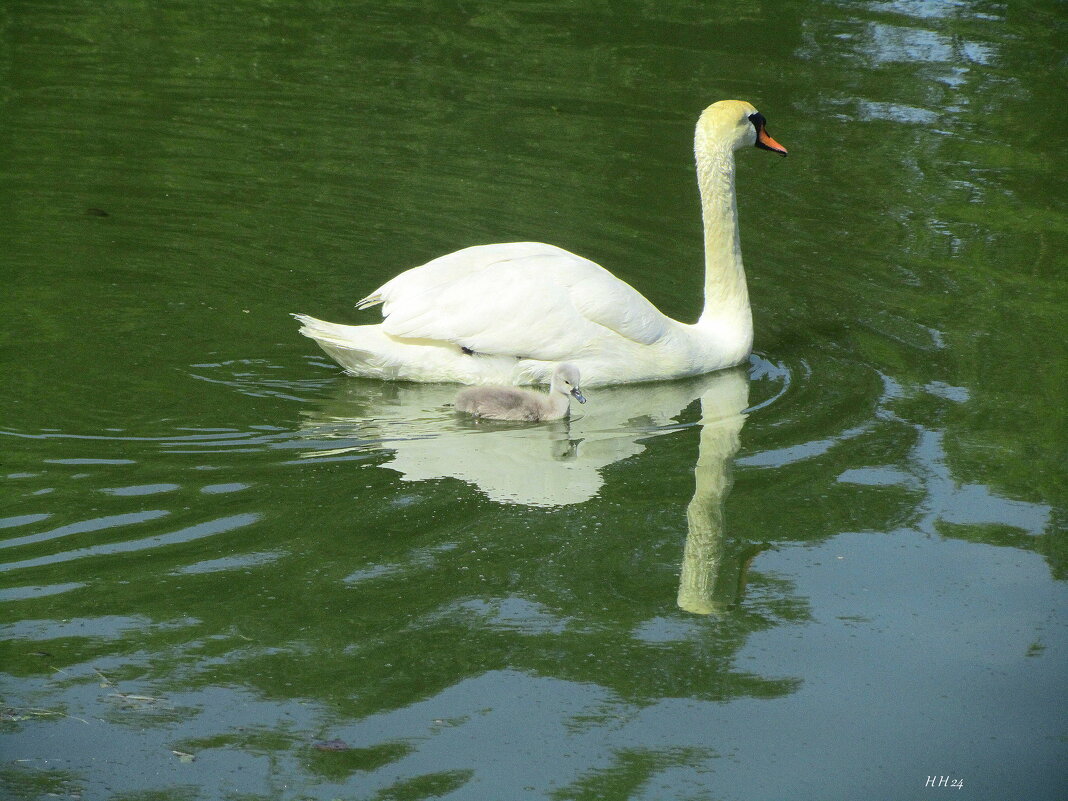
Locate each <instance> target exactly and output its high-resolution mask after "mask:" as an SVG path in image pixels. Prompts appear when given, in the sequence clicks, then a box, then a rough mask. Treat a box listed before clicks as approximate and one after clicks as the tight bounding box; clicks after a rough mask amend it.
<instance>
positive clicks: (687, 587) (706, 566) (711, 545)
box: [678, 374, 749, 615]
mask: <svg viewBox="0 0 1068 801" xmlns="http://www.w3.org/2000/svg"><path fill="white" fill-rule="evenodd" d="M724 378H725V380H730V379H734V381H736V382H737V383H736V384H735V385H733V386H732V385H730V384H727V385H725V386H723V389H724V390H727V391H724V392H720V393H718V394H713V393H708V394H706V395H705V397H703V398H702V399H701V411H702V415H701V440H700V446H699V452H698V456H697V465H696V466H695V467H694V471H693V472H694V493H693V498H692V499H691V500H690V504H689V506H687V507H686V525H687V536H686V547H685V549H684V550H683V555H682V570H681V573H680V576H679V595H678V605H679V608H680V609H683V610H684V611H687V612H693V613H694V614H698V615H708V614H714V613H716V612H718V611H719V608H720V605H719V604H718V603H717V602H716V601H715V597H714V596H715V590H716V581H717V578H718V577H719V573H720V569H721V566H722V562H723V552H724V525H723V501H724V499H725V498H726V496H727V493H728V492H729V491H730V487H731V473H730V464H731V460H732V459H733V458H734V454H736V453H737V452H738V447H739V444H740V442H741V436H740V435H741V431H742V426H743V425H744V424H745V415H744V414H742V413H741V411H742V410H743V409H744V408H745V406H746V403H747V402H748V395H749V384H748V382H747V381H746V380H745V379H744V378H743V377H742V376H740V375H738V374H734V375H733V376H725V377H724ZM730 390H734V391H733V392H732V391H730Z"/></svg>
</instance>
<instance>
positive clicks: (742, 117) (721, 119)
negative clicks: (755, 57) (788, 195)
mask: <svg viewBox="0 0 1068 801" xmlns="http://www.w3.org/2000/svg"><path fill="white" fill-rule="evenodd" d="M766 125H767V120H765V119H764V115H763V114H761V113H760V112H759V111H757V110H756V107H755V106H753V104H752V103H746V102H745V101H744V100H720V101H719V102H717V103H713V104H712V105H711V106H709V107H708V108H706V109H705V110H704V111H703V112H702V113H701V118H700V119H699V120H698V121H697V140H698V143H699V146H700V144H701V143H702V141H703V143H704V147H705V148H709V149H714V148H717V147H723V146H726V147H727V148H728V149H730V150H741V149H742V148H745V147H754V146H755V147H759V148H761V149H763V150H770V151H772V152H773V153H781V154H782V155H784V156H785V155H786V148H785V147H783V146H782V145H780V144H779V143H778V142H776V141H775V140H774V139H772V138H771V137H770V136H769V135H768V132H767V129H766Z"/></svg>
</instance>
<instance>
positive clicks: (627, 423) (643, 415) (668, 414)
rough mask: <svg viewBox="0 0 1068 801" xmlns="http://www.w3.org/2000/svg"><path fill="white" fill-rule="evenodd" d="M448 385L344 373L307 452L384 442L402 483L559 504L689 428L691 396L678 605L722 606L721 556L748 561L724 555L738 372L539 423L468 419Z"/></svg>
mask: <svg viewBox="0 0 1068 801" xmlns="http://www.w3.org/2000/svg"><path fill="white" fill-rule="evenodd" d="M456 392H457V388H456V387H455V386H451V385H435V384H399V383H385V382H374V381H361V380H346V381H344V382H340V383H339V384H338V386H337V392H336V394H335V395H334V396H333V397H332V398H329V399H327V400H325V401H323V402H322V403H321V405H320V406H319V408H317V409H315V410H313V411H309V412H305V420H304V422H303V424H302V431H301V435H302V436H303V438H304V439H305V441H306V442H308V444H309V445H311V446H312V447H311V448H310V450H308V451H305V453H304V454H303V455H304V457H305V458H311V459H339V458H363V457H364V455H366V454H367V453H368V452H374V451H381V452H387V453H389V458H388V460H387V461H385V462H383V463H381V465H380V466H382V467H385V468H388V469H390V470H395V471H397V472H398V473H400V475H401V478H402V480H405V481H427V480H433V479H442V478H455V479H459V480H461V481H465V482H467V483H469V484H472V485H474V486H475V487H477V488H478V489H479V490H480V491H481V492H483V493H484V494H485V495H486V496H487V497H489V498H490V499H492V500H494V501H497V502H500V503H512V504H523V505H527V506H535V507H555V506H565V505H569V504H576V503H581V502H583V501H586V500H589V499H591V498H593V497H594V496H595V495H596V494H597V493H598V491H599V490H600V489H601V487H602V485H603V484H604V479H603V477H602V472H603V469H604V468H605V467H607V466H608V465H610V464H613V463H614V462H618V461H620V460H622V459H626V458H628V457H630V456H634V455H636V454H639V453H641V452H642V451H643V450H644V449H645V444H644V443H645V442H646V441H647V440H649V439H651V438H653V437H656V436H660V435H662V434H666V433H669V432H671V431H676V430H678V429H679V428H681V427H688V425H689V424H684V423H681V422H680V417H681V415H682V414H683V412H684V411H685V410H686V409H687V407H689V406H690V405H691V404H692V403H693V402H694V401H697V400H699V401H700V406H701V417H700V423H699V426H700V429H701V436H700V450H699V454H698V458H697V464H696V466H695V470H694V474H695V491H694V496H693V498H692V499H691V501H690V504H689V506H688V509H687V524H688V534H687V539H686V546H685V549H684V554H683V561H682V571H681V577H680V586H679V594H678V605H679V607H681V608H682V609H684V610H687V611H690V612H694V613H698V614H709V613H713V612H715V611H717V609H719V608H721V607H722V606H723V605H724V602H723V601H722V600H720V601H717V600H716V599H717V598H719V597H720V596H722V595H723V592H721V591H718V590H717V585H718V584H719V583H721V582H719V581H718V579H717V575H718V574H719V572H720V571H721V569H722V566H723V565H724V563H725V562H727V563H732V564H736V563H740V562H744V558H729V557H728V558H726V559H725V556H724V543H723V508H722V507H723V500H724V497H725V496H726V494H727V492H728V490H729V487H730V481H729V476H730V466H731V463H732V461H733V458H734V455H735V453H736V452H737V451H738V447H739V442H740V438H739V435H740V433H741V430H742V426H743V425H744V422H745V416H746V415H745V411H746V406H747V403H748V397H749V381H748V377H747V375H746V372H745V370H743V369H735V370H729V371H721V372H718V373H713V374H710V375H706V376H700V377H697V378H692V379H686V380H681V381H669V382H660V383H654V384H637V385H628V386H620V387H601V388H598V389H597V390H596V391H595V392H591V393H590V397H589V400H590V402H589V404H588V405H586V406H585V407H582V414H580V415H577V416H575V417H572V418H571V419H565V420H558V421H554V422H551V423H543V424H540V425H516V424H511V423H500V422H493V421H480V422H479V421H474V420H471V419H465V418H463V417H461V416H459V415H457V414H456V413H455V411H454V410H453V409H452V408H451V406H449V404H451V403H452V401H453V399H454V398H455V397H456ZM742 572H743V573H744V568H743V571H742ZM731 592H734V591H733V590H732V591H731Z"/></svg>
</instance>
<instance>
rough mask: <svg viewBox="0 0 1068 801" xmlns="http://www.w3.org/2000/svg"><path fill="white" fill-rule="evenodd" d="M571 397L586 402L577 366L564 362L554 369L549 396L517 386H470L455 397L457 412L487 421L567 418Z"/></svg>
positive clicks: (529, 421)
mask: <svg viewBox="0 0 1068 801" xmlns="http://www.w3.org/2000/svg"><path fill="white" fill-rule="evenodd" d="M572 398H574V399H575V400H577V401H578V402H579V403H585V402H586V399H585V398H584V397H583V396H582V392H581V390H580V389H579V371H578V368H577V367H575V365H573V364H569V363H564V364H558V365H557V366H556V369H555V370H553V377H552V381H551V383H550V384H549V394H548V395H542V394H540V393H538V392H532V391H530V390H529V389H517V388H515V387H469V388H467V389H464V390H461V391H460V394H459V395H457V396H456V411H458V412H464V413H465V414H470V415H472V416H474V417H479V418H483V419H487V420H522V421H525V422H528V423H538V422H541V421H542V420H559V419H561V418H563V417H567V416H568V414H569V413H570V411H571V399H572Z"/></svg>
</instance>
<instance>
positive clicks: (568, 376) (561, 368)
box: [549, 362, 586, 403]
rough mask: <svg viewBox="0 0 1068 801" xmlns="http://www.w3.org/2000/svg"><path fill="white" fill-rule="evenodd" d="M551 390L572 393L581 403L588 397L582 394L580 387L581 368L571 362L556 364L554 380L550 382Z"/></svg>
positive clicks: (565, 393)
mask: <svg viewBox="0 0 1068 801" xmlns="http://www.w3.org/2000/svg"><path fill="white" fill-rule="evenodd" d="M549 392H550V393H552V392H559V393H561V394H563V395H570V396H571V397H573V398H574V399H575V400H577V401H578V402H579V403H585V402H586V399H585V398H584V397H583V396H582V390H581V389H580V388H579V369H578V368H577V367H576V366H575V365H573V364H571V363H570V362H564V363H563V364H558V365H556V369H555V370H553V378H552V382H551V383H550V384H549Z"/></svg>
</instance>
